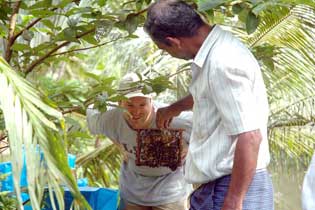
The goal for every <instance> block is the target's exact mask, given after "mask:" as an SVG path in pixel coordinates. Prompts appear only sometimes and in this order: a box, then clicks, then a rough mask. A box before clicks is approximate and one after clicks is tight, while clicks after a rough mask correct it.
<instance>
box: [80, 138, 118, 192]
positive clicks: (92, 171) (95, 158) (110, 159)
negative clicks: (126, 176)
mask: <svg viewBox="0 0 315 210" xmlns="http://www.w3.org/2000/svg"><path fill="white" fill-rule="evenodd" d="M121 161H122V156H121V153H120V149H119V148H118V147H117V146H116V145H115V144H112V143H111V142H110V141H109V140H107V141H105V142H104V143H103V144H102V145H101V146H100V147H98V148H96V149H95V150H92V151H90V152H88V153H86V154H84V155H82V156H80V157H79V158H78V160H77V161H76V163H77V165H78V166H79V167H80V166H81V167H82V168H83V173H84V176H86V177H88V178H89V180H90V181H91V182H92V183H95V184H97V185H98V186H106V187H117V186H118V177H119V171H120V170H119V169H120V165H121Z"/></svg>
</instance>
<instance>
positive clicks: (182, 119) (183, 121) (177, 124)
mask: <svg viewBox="0 0 315 210" xmlns="http://www.w3.org/2000/svg"><path fill="white" fill-rule="evenodd" d="M192 116H193V113H192V112H191V111H186V112H182V113H181V114H180V115H179V116H177V117H175V118H174V119H173V121H172V123H171V125H170V127H171V128H178V129H184V132H183V138H184V140H185V141H186V143H188V144H189V140H190V135H191V130H192Z"/></svg>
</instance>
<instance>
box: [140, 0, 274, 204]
mask: <svg viewBox="0 0 315 210" xmlns="http://www.w3.org/2000/svg"><path fill="white" fill-rule="evenodd" d="M144 29H145V31H146V32H147V33H148V34H149V35H150V37H151V38H152V40H153V41H154V42H155V43H156V45H157V46H158V47H159V48H160V49H162V50H165V51H167V52H168V53H169V54H171V55H172V56H174V57H177V58H181V59H194V60H193V64H192V66H191V69H192V82H191V84H190V87H189V90H190V95H188V96H187V97H185V98H183V99H182V100H179V101H177V102H175V103H174V104H172V105H170V106H167V107H164V108H160V109H159V110H158V111H157V119H156V120H157V125H158V127H162V128H163V127H168V125H169V123H170V122H171V120H172V117H174V116H177V115H178V114H180V113H181V112H182V111H184V110H189V109H193V113H194V115H193V130H192V134H191V139H190V145H189V150H188V155H187V158H186V163H185V170H184V171H185V178H186V180H187V181H188V182H190V183H195V184H201V186H200V187H199V188H198V189H196V190H195V191H194V192H193V194H192V195H191V199H190V209H191V210H195V209H196V210H200V209H202V210H204V209H205V210H206V209H207V210H212V209H213V210H273V208H274V205H273V188H272V182H271V179H270V176H269V174H268V172H267V170H266V167H267V166H268V164H269V160H270V157H269V146H268V140H267V120H268V101H267V95H266V89H265V85H264V82H263V78H262V74H261V71H260V67H259V65H258V62H257V60H256V59H255V58H254V56H253V55H252V54H251V52H250V51H249V50H248V49H247V48H246V47H245V45H243V44H242V43H241V42H240V41H239V40H237V39H236V38H235V37H233V35H232V34H230V33H229V32H227V31H224V30H222V29H221V27H220V26H217V25H215V26H210V25H208V24H206V23H205V22H204V21H203V20H202V19H201V18H200V16H199V15H198V13H197V12H196V11H195V10H194V9H193V8H192V7H191V6H189V5H188V4H186V3H184V2H182V1H174V0H160V1H157V2H156V3H154V4H152V5H151V6H150V8H149V9H148V15H147V20H146V22H145V25H144Z"/></svg>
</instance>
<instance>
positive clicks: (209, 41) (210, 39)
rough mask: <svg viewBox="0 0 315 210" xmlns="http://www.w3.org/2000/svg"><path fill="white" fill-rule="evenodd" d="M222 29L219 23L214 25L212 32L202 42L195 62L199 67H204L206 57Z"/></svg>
mask: <svg viewBox="0 0 315 210" xmlns="http://www.w3.org/2000/svg"><path fill="white" fill-rule="evenodd" d="M222 31H223V30H222V29H221V27H220V26H218V25H214V26H213V28H212V30H211V31H210V33H209V34H208V36H207V38H206V39H205V41H204V42H203V43H202V45H201V47H200V49H199V50H198V52H197V55H196V56H195V58H194V60H193V63H194V64H195V65H197V66H198V67H199V68H202V67H203V64H204V63H205V61H206V58H207V56H208V54H209V52H210V49H211V48H212V46H213V45H214V43H215V41H216V40H217V38H218V37H219V36H220V34H221V33H222Z"/></svg>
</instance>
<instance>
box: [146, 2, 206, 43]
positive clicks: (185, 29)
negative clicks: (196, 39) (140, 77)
mask: <svg viewBox="0 0 315 210" xmlns="http://www.w3.org/2000/svg"><path fill="white" fill-rule="evenodd" d="M204 24H205V23H204V22H203V20H202V19H201V17H200V16H199V14H198V13H197V12H196V11H195V10H194V8H193V7H192V6H190V5H188V4H187V3H185V2H183V1H174V0H160V1H157V2H155V3H153V4H152V5H151V6H150V7H149V9H148V14H147V19H146V22H145V24H144V30H145V31H146V32H147V33H148V34H149V35H150V36H151V38H152V39H153V40H154V41H158V42H160V43H164V44H167V45H169V42H168V41H167V40H166V37H168V36H169V37H192V36H194V35H196V33H197V30H198V29H199V28H200V27H201V26H202V25H204Z"/></svg>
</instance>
